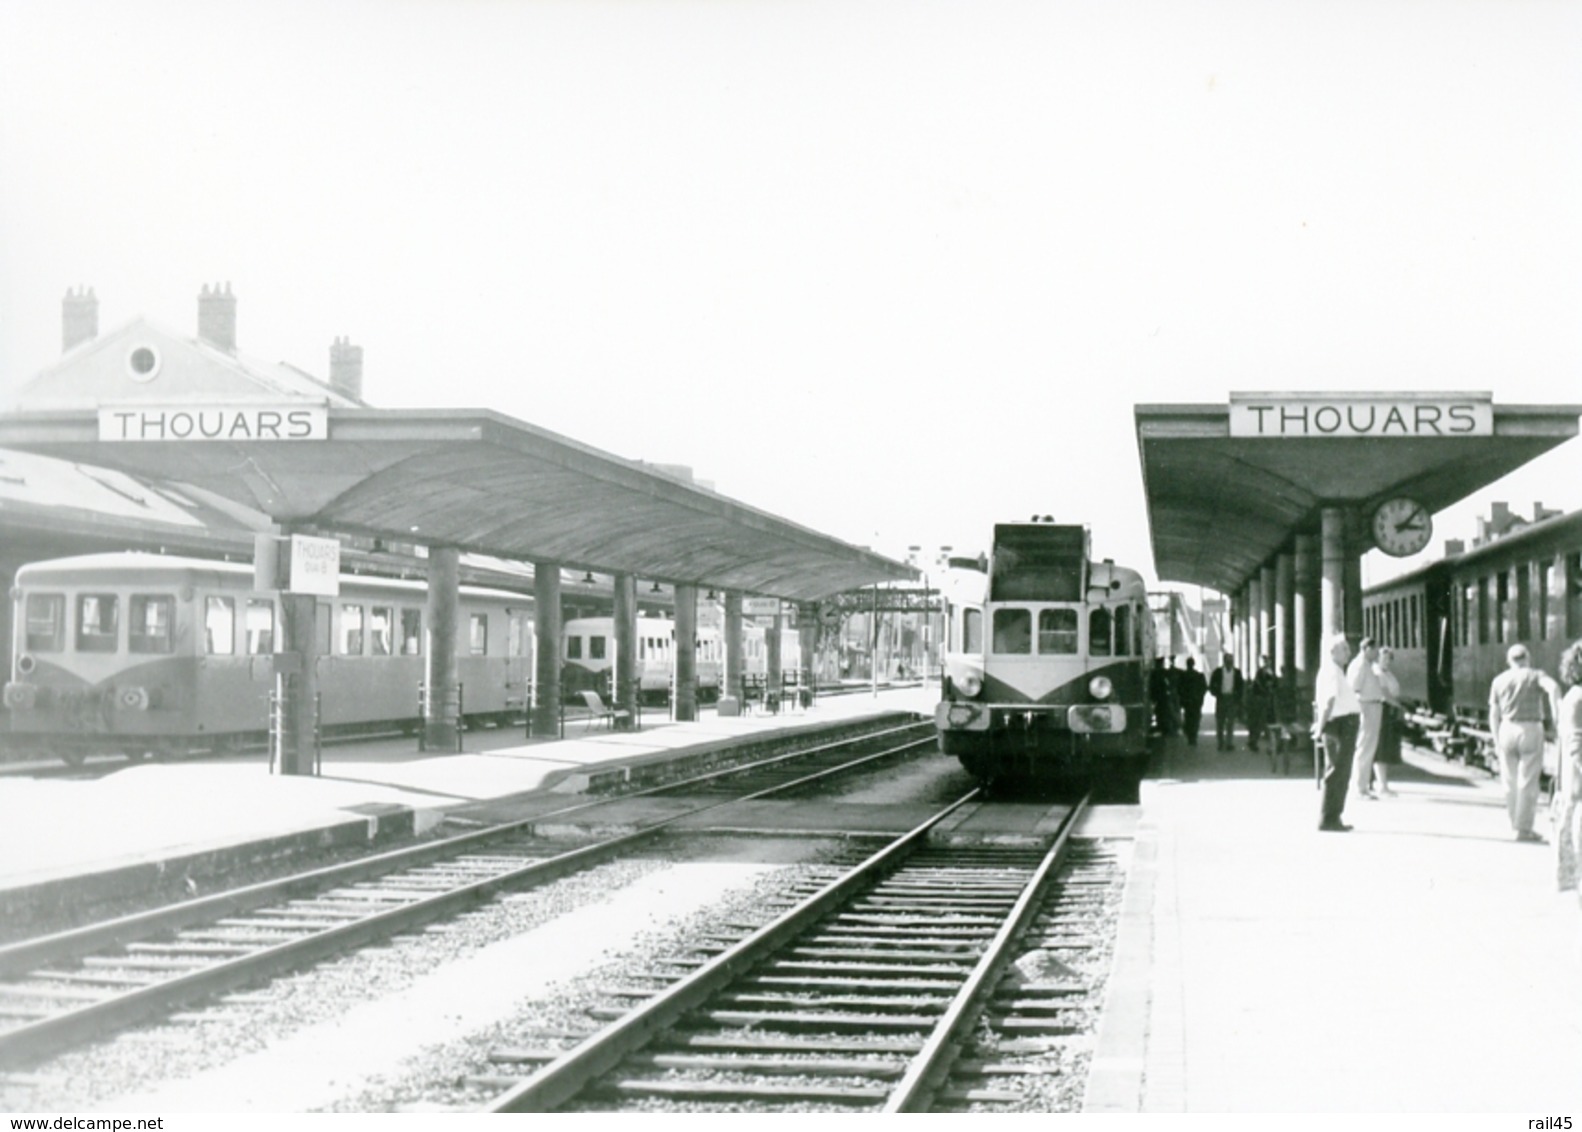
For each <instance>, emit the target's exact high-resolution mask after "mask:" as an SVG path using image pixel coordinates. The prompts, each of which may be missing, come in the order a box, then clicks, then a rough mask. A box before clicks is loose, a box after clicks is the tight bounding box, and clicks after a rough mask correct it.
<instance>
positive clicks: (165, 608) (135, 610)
mask: <svg viewBox="0 0 1582 1132" xmlns="http://www.w3.org/2000/svg"><path fill="white" fill-rule="evenodd" d="M175 620H176V599H175V598H173V597H171V596H170V595H169V594H133V595H132V597H131V600H130V601H128V602H127V626H126V648H127V651H128V652H139V653H167V652H175V651H176V626H175Z"/></svg>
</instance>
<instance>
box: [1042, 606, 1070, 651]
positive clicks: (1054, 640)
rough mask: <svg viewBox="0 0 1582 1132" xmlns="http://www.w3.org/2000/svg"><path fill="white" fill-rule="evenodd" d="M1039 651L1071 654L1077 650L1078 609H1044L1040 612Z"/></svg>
mask: <svg viewBox="0 0 1582 1132" xmlns="http://www.w3.org/2000/svg"><path fill="white" fill-rule="evenodd" d="M1038 651H1039V652H1041V653H1044V654H1046V655H1047V654H1055V655H1067V656H1069V655H1071V654H1073V653H1075V652H1076V651H1077V611H1076V610H1075V609H1044V610H1040V611H1039V614H1038Z"/></svg>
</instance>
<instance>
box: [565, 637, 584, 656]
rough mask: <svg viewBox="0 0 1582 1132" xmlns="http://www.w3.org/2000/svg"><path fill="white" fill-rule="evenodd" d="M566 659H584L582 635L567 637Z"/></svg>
mask: <svg viewBox="0 0 1582 1132" xmlns="http://www.w3.org/2000/svg"><path fill="white" fill-rule="evenodd" d="M566 659H567V660H581V659H582V638H581V637H567V638H566Z"/></svg>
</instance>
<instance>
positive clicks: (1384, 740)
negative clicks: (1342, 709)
mask: <svg viewBox="0 0 1582 1132" xmlns="http://www.w3.org/2000/svg"><path fill="white" fill-rule="evenodd" d="M1394 663H1395V650H1394V649H1392V648H1390V646H1389V645H1385V646H1384V647H1383V648H1381V649H1380V650H1379V659H1378V660H1376V661H1374V664H1373V671H1374V673H1375V674H1376V675H1377V676H1378V677H1379V686H1380V690H1381V691H1382V692H1383V694H1384V713H1383V718H1382V719H1381V720H1380V726H1379V746H1378V749H1377V750H1375V751H1374V753H1373V779H1374V782H1376V783H1378V792H1379V795H1380V797H1384V798H1393V797H1395V791H1394V790H1391V789H1390V768H1391V767H1397V766H1400V765H1401V762H1402V759H1401V682H1400V680H1398V679H1396V676H1395V673H1394V672H1392V671H1390V668H1391V666H1392V665H1393V664H1394Z"/></svg>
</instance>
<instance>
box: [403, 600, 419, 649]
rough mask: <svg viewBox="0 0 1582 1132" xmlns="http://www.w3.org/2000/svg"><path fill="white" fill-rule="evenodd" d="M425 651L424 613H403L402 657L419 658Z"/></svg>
mask: <svg viewBox="0 0 1582 1132" xmlns="http://www.w3.org/2000/svg"><path fill="white" fill-rule="evenodd" d="M422 650H423V611H422V610H421V609H403V610H402V611H401V655H402V656H417V655H418V653H420V652H421V651H422Z"/></svg>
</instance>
